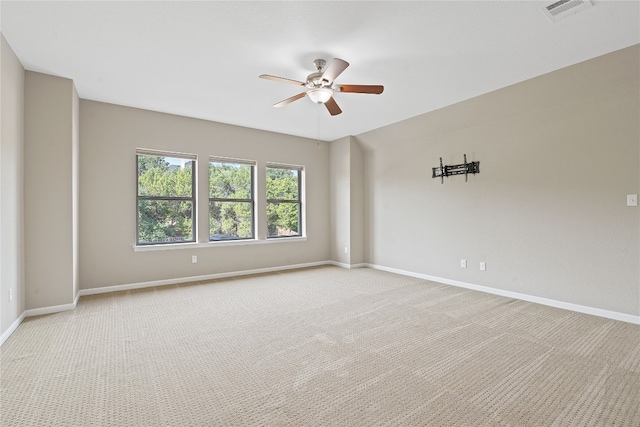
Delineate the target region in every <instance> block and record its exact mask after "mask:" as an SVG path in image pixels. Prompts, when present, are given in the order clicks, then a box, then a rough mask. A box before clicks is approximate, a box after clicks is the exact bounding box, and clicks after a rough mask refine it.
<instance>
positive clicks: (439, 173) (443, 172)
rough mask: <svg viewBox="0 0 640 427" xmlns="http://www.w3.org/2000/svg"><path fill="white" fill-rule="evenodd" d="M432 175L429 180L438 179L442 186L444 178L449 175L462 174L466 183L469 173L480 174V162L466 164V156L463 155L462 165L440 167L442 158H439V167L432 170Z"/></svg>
mask: <svg viewBox="0 0 640 427" xmlns="http://www.w3.org/2000/svg"><path fill="white" fill-rule="evenodd" d="M432 169H433V175H431V178H438V177H440V183H441V184H444V178H445V177H447V178H448V177H449V176H451V175H462V174H464V181H465V182H467V177H468V175H469V174H470V173H480V162H471V163H468V162H467V155H466V154H465V155H464V163H461V164H459V165H449V166H443V165H442V157H440V167H438V168H432Z"/></svg>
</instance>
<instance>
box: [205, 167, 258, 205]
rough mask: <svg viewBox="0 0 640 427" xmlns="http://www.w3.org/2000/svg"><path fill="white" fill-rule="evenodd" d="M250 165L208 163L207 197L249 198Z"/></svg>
mask: <svg viewBox="0 0 640 427" xmlns="http://www.w3.org/2000/svg"><path fill="white" fill-rule="evenodd" d="M252 168H253V167H252V166H251V165H245V164H237V163H221V162H210V163H209V198H220V199H251V170H252Z"/></svg>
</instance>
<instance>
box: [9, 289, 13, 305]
mask: <svg viewBox="0 0 640 427" xmlns="http://www.w3.org/2000/svg"><path fill="white" fill-rule="evenodd" d="M11 301H13V288H9V302H11Z"/></svg>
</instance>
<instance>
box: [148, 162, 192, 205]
mask: <svg viewBox="0 0 640 427" xmlns="http://www.w3.org/2000/svg"><path fill="white" fill-rule="evenodd" d="M192 171H193V161H192V160H189V159H182V158H178V157H162V156H149V155H143V154H138V196H156V197H191V196H192V185H191V183H192V180H191V174H192Z"/></svg>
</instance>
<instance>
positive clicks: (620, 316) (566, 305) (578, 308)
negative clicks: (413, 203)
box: [366, 264, 640, 325]
mask: <svg viewBox="0 0 640 427" xmlns="http://www.w3.org/2000/svg"><path fill="white" fill-rule="evenodd" d="M366 267H369V268H373V269H376V270H382V271H388V272H389V273H396V274H401V275H403V276H410V277H416V278H418V279H425V280H430V281H432V282H438V283H444V284H445V285H451V286H456V287H459V288H466V289H472V290H474V291H480V292H486V293H489V294H493V295H500V296H503V297H508V298H514V299H519V300H522V301H528V302H533V303H536V304H542V305H546V306H549V307H555V308H562V309H564V310H570V311H575V312H578V313H584V314H591V315H593V316H598V317H604V318H607V319H612V320H619V321H621V322H627V323H634V324H636V325H640V316H634V315H632V314H626V313H619V312H617V311H610V310H604V309H601V308H596V307H589V306H585V305H579V304H573V303H570V302H564V301H557V300H553V299H549V298H542V297H536V296H533V295H527V294H521V293H518V292H511V291H505V290H502V289H496V288H491V287H488V286H481V285H474V284H473V283H466V282H460V281H458V280H451V279H445V278H443V277H436V276H430V275H428V274H420V273H414V272H411V271H405V270H399V269H397V268H391V267H384V266H381V265H376V264H366Z"/></svg>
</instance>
